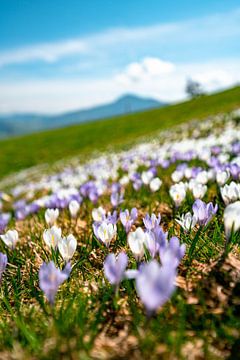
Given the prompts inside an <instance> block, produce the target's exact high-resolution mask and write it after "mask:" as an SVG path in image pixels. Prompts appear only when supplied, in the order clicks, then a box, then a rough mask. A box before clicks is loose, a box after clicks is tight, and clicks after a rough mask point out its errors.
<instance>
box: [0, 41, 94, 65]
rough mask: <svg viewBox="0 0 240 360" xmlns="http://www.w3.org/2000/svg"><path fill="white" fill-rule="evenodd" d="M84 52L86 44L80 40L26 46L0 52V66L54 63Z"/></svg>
mask: <svg viewBox="0 0 240 360" xmlns="http://www.w3.org/2000/svg"><path fill="white" fill-rule="evenodd" d="M86 51H87V44H86V43H85V42H84V41H82V40H68V41H63V42H56V43H52V44H51V43H46V44H40V45H34V46H27V47H22V48H19V49H16V50H11V51H5V52H0V66H4V65H9V64H18V63H26V62H30V61H35V60H41V61H44V62H55V61H57V60H58V59H60V58H62V57H64V56H69V55H74V54H84V53H86Z"/></svg>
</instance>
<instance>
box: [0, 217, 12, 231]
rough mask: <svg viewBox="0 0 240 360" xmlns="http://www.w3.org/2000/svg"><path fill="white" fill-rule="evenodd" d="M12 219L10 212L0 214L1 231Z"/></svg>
mask: <svg viewBox="0 0 240 360" xmlns="http://www.w3.org/2000/svg"><path fill="white" fill-rule="evenodd" d="M10 219H11V215H10V213H2V214H0V233H1V232H3V231H4V230H5V228H6V226H7V224H8V223H9V221H10Z"/></svg>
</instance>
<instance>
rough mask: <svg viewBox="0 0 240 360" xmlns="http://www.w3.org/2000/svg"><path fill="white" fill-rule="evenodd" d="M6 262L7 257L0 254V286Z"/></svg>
mask: <svg viewBox="0 0 240 360" xmlns="http://www.w3.org/2000/svg"><path fill="white" fill-rule="evenodd" d="M7 262H8V258H7V255H6V254H3V253H1V252H0V284H1V282H2V275H3V273H4V271H5V269H6V267H7Z"/></svg>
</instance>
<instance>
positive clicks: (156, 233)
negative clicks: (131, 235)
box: [146, 225, 168, 258]
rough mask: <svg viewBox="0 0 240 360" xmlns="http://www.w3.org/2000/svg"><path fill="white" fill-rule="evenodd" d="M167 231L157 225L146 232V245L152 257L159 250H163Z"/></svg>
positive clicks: (165, 244)
mask: <svg viewBox="0 0 240 360" xmlns="http://www.w3.org/2000/svg"><path fill="white" fill-rule="evenodd" d="M167 236H168V233H167V232H166V233H165V232H164V231H163V229H162V228H161V227H160V226H159V225H158V226H156V227H155V228H154V229H153V230H149V231H147V233H146V247H147V249H148V251H149V253H150V255H151V257H152V258H155V256H156V255H157V254H158V253H159V251H161V250H165V248H166V246H167Z"/></svg>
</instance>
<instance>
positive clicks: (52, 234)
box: [43, 226, 62, 249]
mask: <svg viewBox="0 0 240 360" xmlns="http://www.w3.org/2000/svg"><path fill="white" fill-rule="evenodd" d="M61 234H62V230H61V229H60V228H58V227H57V226H52V227H51V228H50V229H47V230H44V232H43V240H44V241H45V243H46V244H47V246H48V247H50V248H53V249H55V248H56V246H57V245H58V242H59V241H60V239H61Z"/></svg>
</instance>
